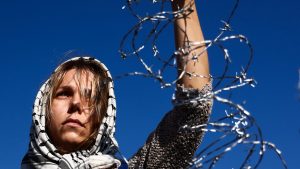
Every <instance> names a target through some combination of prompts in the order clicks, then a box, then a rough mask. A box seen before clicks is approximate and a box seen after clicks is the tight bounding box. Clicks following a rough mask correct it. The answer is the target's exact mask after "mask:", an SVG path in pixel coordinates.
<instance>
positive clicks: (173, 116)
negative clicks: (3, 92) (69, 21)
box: [22, 0, 212, 169]
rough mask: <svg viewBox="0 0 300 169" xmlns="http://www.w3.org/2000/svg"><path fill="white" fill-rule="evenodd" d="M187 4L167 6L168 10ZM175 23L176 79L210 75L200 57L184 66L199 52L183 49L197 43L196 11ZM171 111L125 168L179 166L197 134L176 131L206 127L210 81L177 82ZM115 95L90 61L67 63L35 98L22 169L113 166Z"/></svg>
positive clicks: (97, 64) (100, 69)
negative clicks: (184, 73) (177, 50)
mask: <svg viewBox="0 0 300 169" xmlns="http://www.w3.org/2000/svg"><path fill="white" fill-rule="evenodd" d="M189 2H190V1H188V0H181V1H180V0H176V1H173V3H172V7H173V9H174V10H178V9H179V8H182V7H183V6H185V5H186V4H188V3H189ZM192 8H193V9H194V10H193V11H192V12H191V13H189V14H188V15H184V16H182V17H181V19H178V20H177V21H176V22H175V42H176V48H177V49H184V50H185V51H186V50H189V52H188V54H186V53H182V54H178V56H177V64H178V65H177V67H178V73H179V75H180V74H181V73H182V71H183V70H185V71H186V72H194V73H196V74H198V75H202V76H203V77H209V68H208V59H207V54H206V52H204V53H202V54H201V56H200V57H198V59H197V60H195V61H193V62H187V64H186V61H187V59H190V58H191V57H192V56H193V55H195V54H196V55H197V54H200V52H202V51H203V47H202V48H195V49H191V48H187V46H186V44H188V43H189V42H193V41H203V40H204V39H203V35H202V31H201V28H200V24H199V20H198V16H197V11H196V6H195V4H194V2H193V1H192ZM177 86H178V87H177V91H176V98H175V100H174V103H175V106H174V109H173V110H172V111H170V112H169V113H167V114H166V116H165V117H164V118H163V119H162V121H161V122H160V123H159V125H158V127H157V128H156V129H155V131H153V132H152V133H151V134H150V136H149V137H148V139H147V141H146V143H145V145H144V146H143V147H142V148H140V149H139V150H138V152H137V153H136V154H135V155H134V156H133V157H132V158H131V159H130V160H129V161H128V167H129V168H185V167H187V166H188V165H189V162H190V160H191V159H192V156H193V153H194V152H195V150H196V149H197V147H198V146H199V144H200V141H201V138H202V135H203V132H201V131H188V132H187V131H182V130H180V127H182V126H184V125H199V124H204V123H206V122H207V120H208V116H209V114H210V111H211V105H212V101H211V98H210V97H209V95H207V93H208V92H209V91H210V90H211V84H210V79H209V78H190V77H189V76H187V75H185V76H183V77H182V78H181V79H180V80H179V81H178V84H177ZM115 107H116V103H115V97H114V92H113V83H112V78H111V75H110V73H109V71H108V69H107V68H106V67H105V65H104V64H102V63H101V62H100V61H98V60H96V59H93V58H91V57H76V58H73V59H70V60H68V61H66V62H64V63H63V64H61V65H60V66H58V68H57V69H56V70H55V71H54V73H53V74H52V75H51V77H50V78H49V79H48V80H47V81H46V82H45V83H44V85H43V86H42V87H41V89H40V91H39V92H38V94H37V97H36V100H35V103H34V110H33V116H32V117H33V123H32V127H31V132H30V138H31V141H30V145H29V150H28V152H27V154H26V155H25V157H24V158H23V161H22V168H23V169H26V168H49V169H52V168H63V169H72V168H78V169H84V168H118V167H119V166H120V161H119V160H118V159H116V158H115V157H114V154H115V153H116V151H117V142H116V140H115V139H114V132H115V109H116V108H115Z"/></svg>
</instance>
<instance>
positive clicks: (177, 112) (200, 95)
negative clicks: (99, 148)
mask: <svg viewBox="0 0 300 169" xmlns="http://www.w3.org/2000/svg"><path fill="white" fill-rule="evenodd" d="M210 91H211V83H209V84H207V85H206V86H204V88H203V89H202V90H201V91H199V90H196V89H186V88H182V87H179V88H178V89H177V92H176V97H175V99H174V100H173V103H174V109H173V110H172V111H170V112H168V113H167V114H166V115H165V116H164V118H163V119H162V121H161V122H160V123H159V125H158V127H157V128H156V129H155V131H153V132H152V133H151V134H150V135H149V137H148V139H147V141H146V144H145V145H144V146H143V147H142V148H140V149H139V151H138V152H137V153H136V154H135V155H134V156H133V157H132V158H131V159H130V160H129V168H186V167H187V166H188V165H189V162H190V161H191V159H192V157H193V155H194V153H195V151H196V149H197V148H198V146H199V144H200V143H201V140H202V137H203V134H204V132H202V131H191V130H190V131H186V130H180V129H181V127H183V126H185V125H188V126H194V125H200V124H205V123H207V121H208V118H209V115H210V112H211V107H212V99H211V97H210V95H209V93H210Z"/></svg>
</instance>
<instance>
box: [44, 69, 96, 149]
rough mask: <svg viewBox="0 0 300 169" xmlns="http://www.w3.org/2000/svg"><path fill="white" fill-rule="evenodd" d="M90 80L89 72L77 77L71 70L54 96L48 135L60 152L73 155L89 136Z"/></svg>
mask: <svg viewBox="0 0 300 169" xmlns="http://www.w3.org/2000/svg"><path fill="white" fill-rule="evenodd" d="M92 80H93V74H92V73H91V72H88V71H86V72H85V73H82V74H81V76H80V77H78V76H76V70H75V69H71V70H69V71H68V72H67V73H66V74H65V76H64V78H63V80H62V83H61V84H60V85H59V87H58V89H57V91H54V93H53V100H52V104H51V112H50V122H49V127H48V131H49V134H50V137H51V139H52V141H53V142H54V145H55V146H56V147H57V148H59V149H60V150H62V151H65V152H71V151H74V150H75V149H77V148H78V147H79V146H80V145H81V143H82V142H83V141H85V140H86V139H87V138H88V137H89V136H90V135H91V133H92V128H91V127H92V124H91V123H92V122H91V120H90V114H91V111H92V110H91V108H90V107H89V106H90V105H89V103H90V102H89V98H90V96H91V95H92V93H91V91H92V89H93V87H94V86H93V83H92ZM79 86H80V87H79ZM82 90H83V91H82Z"/></svg>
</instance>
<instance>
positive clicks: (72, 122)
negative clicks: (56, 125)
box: [62, 119, 84, 127]
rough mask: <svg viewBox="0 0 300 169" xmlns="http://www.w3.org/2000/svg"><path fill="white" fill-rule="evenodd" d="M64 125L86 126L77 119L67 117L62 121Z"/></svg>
mask: <svg viewBox="0 0 300 169" xmlns="http://www.w3.org/2000/svg"><path fill="white" fill-rule="evenodd" d="M62 124H63V125H68V126H73V127H78V126H80V127H84V125H83V124H82V123H81V122H80V121H79V120H77V119H67V120H66V121H64V122H63V123H62Z"/></svg>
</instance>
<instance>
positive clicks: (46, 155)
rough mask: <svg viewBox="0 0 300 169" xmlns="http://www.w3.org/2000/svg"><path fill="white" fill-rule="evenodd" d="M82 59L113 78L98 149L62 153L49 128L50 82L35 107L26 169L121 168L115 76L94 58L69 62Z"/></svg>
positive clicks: (95, 144) (97, 144)
mask: <svg viewBox="0 0 300 169" xmlns="http://www.w3.org/2000/svg"><path fill="white" fill-rule="evenodd" d="M78 59H84V60H90V61H95V62H98V63H99V65H101V67H102V68H103V69H105V71H106V72H107V75H108V78H109V82H108V88H109V99H108V107H107V112H106V113H105V116H104V118H103V120H102V123H101V125H100V128H99V130H98V135H97V137H96V141H95V143H94V145H93V146H92V147H91V148H90V149H88V150H80V151H76V152H72V153H70V154H64V155H62V154H60V153H58V150H57V149H56V147H55V146H54V145H53V144H52V143H51V141H50V139H49V136H48V135H47V133H46V128H45V127H46V126H45V125H46V119H45V117H46V116H45V115H46V110H47V108H46V102H47V97H48V95H49V89H50V86H49V80H47V81H46V82H45V83H44V84H43V85H42V87H41V88H40V90H39V92H38V94H37V96H36V100H35V102H34V105H33V113H32V125H31V130H30V144H29V150H28V152H27V153H26V155H25V156H24V158H23V160H22V165H21V168H22V169H41V168H42V169H59V168H61V169H90V168H99V169H101V168H118V167H119V166H120V161H119V160H117V159H116V158H115V157H114V156H113V155H114V154H115V152H116V151H117V149H118V147H117V142H116V140H115V138H114V132H115V117H116V101H115V95H114V90H113V82H112V78H111V75H110V73H109V71H108V69H107V68H106V66H105V65H104V64H102V63H101V62H100V61H99V60H97V59H94V58H90V57H76V58H72V59H70V60H68V61H74V60H78ZM68 61H66V62H68ZM58 68H59V67H58ZM58 68H57V69H58ZM57 69H56V70H57ZM56 70H55V71H56Z"/></svg>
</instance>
